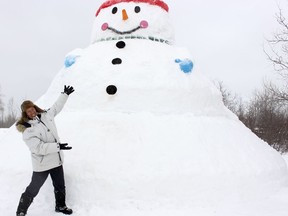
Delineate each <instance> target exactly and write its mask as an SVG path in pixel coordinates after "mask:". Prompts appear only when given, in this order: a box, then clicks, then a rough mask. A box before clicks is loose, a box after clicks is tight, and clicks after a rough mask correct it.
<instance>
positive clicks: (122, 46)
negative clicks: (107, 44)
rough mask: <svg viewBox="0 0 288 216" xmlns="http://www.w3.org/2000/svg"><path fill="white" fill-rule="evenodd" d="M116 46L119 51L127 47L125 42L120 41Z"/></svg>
mask: <svg viewBox="0 0 288 216" xmlns="http://www.w3.org/2000/svg"><path fill="white" fill-rule="evenodd" d="M116 46H117V47H118V48H119V49H123V48H124V47H125V46H126V44H125V42H124V41H119V42H117V43H116Z"/></svg>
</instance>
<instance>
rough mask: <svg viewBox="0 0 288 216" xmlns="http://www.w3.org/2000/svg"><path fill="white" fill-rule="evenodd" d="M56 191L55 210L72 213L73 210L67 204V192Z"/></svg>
mask: <svg viewBox="0 0 288 216" xmlns="http://www.w3.org/2000/svg"><path fill="white" fill-rule="evenodd" d="M54 193H55V199H56V206H55V211H56V212H61V213H63V214H67V215H70V214H72V213H73V210H72V209H70V208H68V207H67V206H66V202H65V197H66V194H65V192H61V191H54Z"/></svg>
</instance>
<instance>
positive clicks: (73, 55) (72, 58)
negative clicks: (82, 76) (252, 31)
mask: <svg viewBox="0 0 288 216" xmlns="http://www.w3.org/2000/svg"><path fill="white" fill-rule="evenodd" d="M82 53H83V50H82V49H75V50H73V51H72V52H70V53H68V54H67V55H66V57H65V60H64V65H65V67H66V68H69V67H71V66H72V65H73V64H75V63H76V61H77V58H79V57H81V56H82Z"/></svg>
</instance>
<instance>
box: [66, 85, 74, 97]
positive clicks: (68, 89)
mask: <svg viewBox="0 0 288 216" xmlns="http://www.w3.org/2000/svg"><path fill="white" fill-rule="evenodd" d="M72 92H74V88H73V87H72V86H66V85H65V86H64V93H65V94H67V95H70V94H71V93H72Z"/></svg>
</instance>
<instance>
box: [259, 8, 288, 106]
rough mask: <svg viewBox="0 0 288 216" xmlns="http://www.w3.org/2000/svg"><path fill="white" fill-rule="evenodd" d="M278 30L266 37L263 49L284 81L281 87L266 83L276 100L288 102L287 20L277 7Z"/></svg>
mask: <svg viewBox="0 0 288 216" xmlns="http://www.w3.org/2000/svg"><path fill="white" fill-rule="evenodd" d="M276 20H277V22H278V24H279V30H278V31H277V32H276V33H274V35H273V37H272V39H268V40H267V42H268V46H269V49H268V50H267V49H264V52H265V54H266V56H267V57H268V59H269V61H271V62H272V64H273V66H274V69H275V71H276V72H278V74H279V75H280V76H281V78H282V79H283V81H284V85H283V86H282V87H277V86H275V85H273V84H271V83H269V84H266V87H267V89H268V90H270V91H271V92H272V93H273V94H274V95H275V97H276V99H277V100H279V101H280V100H282V101H286V102H288V21H287V18H286V17H285V16H284V14H283V12H282V10H281V9H280V8H279V12H278V14H276Z"/></svg>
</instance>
